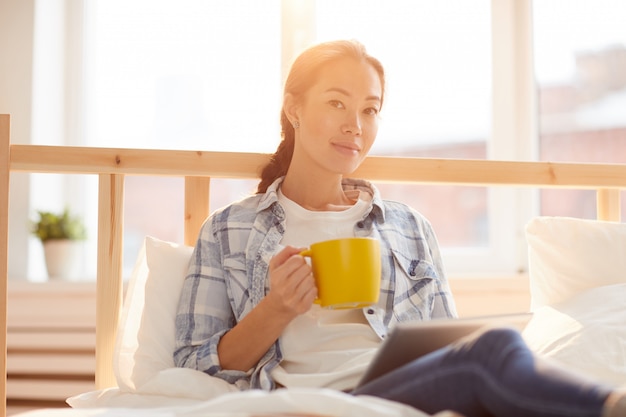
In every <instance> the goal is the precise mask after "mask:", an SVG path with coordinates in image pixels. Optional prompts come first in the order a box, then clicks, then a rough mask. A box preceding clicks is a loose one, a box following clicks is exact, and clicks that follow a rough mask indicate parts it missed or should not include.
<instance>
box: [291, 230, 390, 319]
mask: <svg viewBox="0 0 626 417" xmlns="http://www.w3.org/2000/svg"><path fill="white" fill-rule="evenodd" d="M300 254H301V255H302V256H306V257H309V258H311V267H312V268H313V276H314V278H315V283H316V285H317V296H318V299H317V300H315V302H316V303H317V304H320V305H321V306H322V307H325V308H330V309H346V308H359V307H366V306H368V305H372V304H376V303H377V302H378V296H379V293H380V271H381V266H380V262H381V261H380V243H379V242H378V240H376V239H373V238H367V237H354V238H344V239H333V240H326V241H323V242H318V243H314V244H312V245H311V247H310V248H309V249H307V250H305V251H302V252H301V253H300Z"/></svg>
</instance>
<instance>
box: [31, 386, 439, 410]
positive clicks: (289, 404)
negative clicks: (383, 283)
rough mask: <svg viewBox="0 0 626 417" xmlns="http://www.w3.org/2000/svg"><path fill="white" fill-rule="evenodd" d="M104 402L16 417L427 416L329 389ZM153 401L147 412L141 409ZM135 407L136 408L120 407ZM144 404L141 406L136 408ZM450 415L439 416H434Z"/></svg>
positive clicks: (108, 394)
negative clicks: (203, 398)
mask: <svg viewBox="0 0 626 417" xmlns="http://www.w3.org/2000/svg"><path fill="white" fill-rule="evenodd" d="M97 395H101V396H102V397H103V398H102V399H103V400H105V401H106V402H108V403H109V404H112V403H116V404H118V405H119V407H110V406H109V407H106V408H103V407H95V408H70V409H56V410H55V409H48V410H38V411H31V412H27V413H23V414H20V417H95V416H97V417H127V416H133V417H144V416H146V417H147V416H150V417H201V416H202V417H256V416H277V417H278V416H292V417H295V416H302V417H304V416H333V417H392V416H393V417H427V416H428V414H425V413H423V412H420V411H418V410H415V409H413V408H411V407H408V406H405V405H402V404H399V403H395V402H392V401H387V400H383V399H380V398H376V397H370V396H358V397H357V396H353V395H350V394H346V393H343V392H340V391H336V390H329V389H308V388H306V389H289V390H287V389H280V390H276V391H272V392H265V391H260V390H253V391H242V392H232V393H227V394H224V395H221V396H219V397H217V398H214V399H212V400H208V401H199V400H191V399H187V400H185V402H184V404H181V400H180V399H174V398H171V397H163V396H146V395H138V394H132V393H126V394H125V393H121V392H119V390H118V389H109V390H104V391H99V392H98V394H97ZM150 400H152V406H151V407H145V405H146V402H150ZM124 403H126V404H134V405H135V406H133V407H130V406H126V407H124V406H122V405H123V404H124ZM139 404H143V405H144V406H143V407H141V406H139V407H138V405H139ZM446 415H450V414H449V413H438V414H437V417H443V416H446Z"/></svg>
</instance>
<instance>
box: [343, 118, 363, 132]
mask: <svg viewBox="0 0 626 417" xmlns="http://www.w3.org/2000/svg"><path fill="white" fill-rule="evenodd" d="M342 132H343V133H347V134H352V135H360V134H361V119H360V118H359V116H358V115H356V114H355V115H350V116H347V117H346V120H345V121H344V124H343V126H342Z"/></svg>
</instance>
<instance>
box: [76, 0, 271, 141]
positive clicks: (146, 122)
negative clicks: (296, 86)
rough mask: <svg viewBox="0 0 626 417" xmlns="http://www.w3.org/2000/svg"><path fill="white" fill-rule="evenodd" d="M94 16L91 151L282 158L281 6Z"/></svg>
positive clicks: (142, 7) (101, 9)
mask: <svg viewBox="0 0 626 417" xmlns="http://www.w3.org/2000/svg"><path fill="white" fill-rule="evenodd" d="M92 7H94V8H95V10H94V11H93V13H94V15H95V18H94V21H95V31H94V32H93V33H91V34H90V35H91V36H92V38H91V39H93V44H94V45H95V46H94V47H93V48H88V49H89V51H90V53H91V61H90V64H89V65H88V68H89V72H88V77H89V81H91V83H90V90H89V91H88V94H89V99H88V103H89V106H88V108H89V110H88V111H91V113H90V114H89V115H88V117H89V118H90V120H91V121H92V122H90V123H89V126H88V136H89V142H90V144H91V145H106V146H125V147H149V148H179V149H180V148H185V149H198V148H202V149H211V150H239V151H270V150H274V149H275V147H276V145H277V143H278V139H279V133H278V128H279V125H278V109H279V104H280V91H281V85H280V84H281V79H280V68H281V66H280V65H281V63H280V56H281V55H280V2H279V1H278V0H273V1H262V2H259V1H256V0H240V1H236V2H233V1H226V0H224V1H204V0H183V1H167V0H161V1H154V0H134V1H131V2H129V1H125V0H105V1H98V2H97V3H95V2H94V3H92ZM88 29H89V28H88ZM260 80H262V82H261V81H260ZM259 132H262V133H261V134H259ZM226 138H228V139H227V140H226Z"/></svg>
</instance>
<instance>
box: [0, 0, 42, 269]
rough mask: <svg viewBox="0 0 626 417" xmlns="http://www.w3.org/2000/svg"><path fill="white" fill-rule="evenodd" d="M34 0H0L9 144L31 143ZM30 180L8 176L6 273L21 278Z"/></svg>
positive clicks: (0, 86) (0, 89)
mask: <svg viewBox="0 0 626 417" xmlns="http://www.w3.org/2000/svg"><path fill="white" fill-rule="evenodd" d="M34 10H35V0H2V1H0V113H8V114H10V115H11V141H12V143H21V144H27V143H31V109H32V99H31V96H32V79H33V78H32V66H33V65H32V64H33V33H34V30H33V28H34V15H35V13H34ZM29 188H30V180H29V178H28V177H27V176H26V175H23V174H17V175H12V178H11V183H10V189H11V194H10V207H9V219H10V225H9V242H10V245H9V265H8V267H9V276H10V277H11V278H21V279H25V277H26V272H27V260H28V256H27V255H28V251H29V236H28V234H27V233H26V234H25V233H24V228H25V227H28V214H29Z"/></svg>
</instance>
